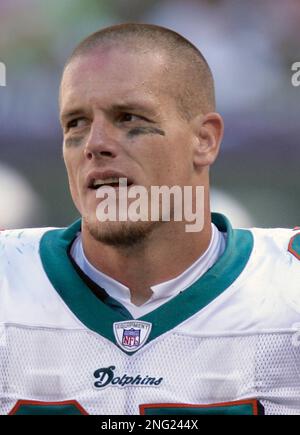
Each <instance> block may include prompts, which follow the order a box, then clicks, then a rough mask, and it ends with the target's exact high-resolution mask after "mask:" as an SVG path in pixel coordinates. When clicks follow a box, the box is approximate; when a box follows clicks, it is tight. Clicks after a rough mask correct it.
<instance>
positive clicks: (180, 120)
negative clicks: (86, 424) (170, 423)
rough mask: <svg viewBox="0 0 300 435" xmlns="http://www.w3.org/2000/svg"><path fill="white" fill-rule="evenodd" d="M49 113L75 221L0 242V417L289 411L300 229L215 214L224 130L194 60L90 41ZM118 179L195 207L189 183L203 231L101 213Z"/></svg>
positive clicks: (140, 31)
mask: <svg viewBox="0 0 300 435" xmlns="http://www.w3.org/2000/svg"><path fill="white" fill-rule="evenodd" d="M60 116H61V124H62V129H63V134H64V143H63V155H64V160H65V164H66V168H67V172H68V177H69V184H70V191H71V195H72V198H73V201H74V203H75V205H76V207H77V209H78V212H79V214H80V219H79V220H77V221H76V222H74V223H73V224H71V225H70V226H69V227H68V228H63V229H55V228H47V229H45V228H43V229H30V230H20V231H17V230H14V231H4V232H2V233H1V235H0V389H1V394H0V413H1V414H45V413H53V414H60V413H62V414H68V413H69V414H126V415H127V414H128V415H129V414H145V415H153V414H212V413H213V414H259V413H265V414H300V377H299V373H300V371H299V370H300V361H299V356H300V351H299V340H298V335H299V334H298V330H299V324H300V291H299V290H300V262H299V259H300V231H299V230H288V229H251V230H247V229H233V228H232V227H231V225H230V222H229V221H228V219H227V218H226V217H225V216H223V215H220V214H211V210H210V203H209V169H210V166H211V165H212V164H213V163H214V161H215V159H216V157H217V155H218V152H219V146H220V143H221V140H222V134H223V120H222V117H221V116H220V114H218V113H217V112H216V108H215V98H214V85H213V78H212V74H211V71H210V68H209V66H208V65H207V62H206V61H205V59H204V58H203V56H202V55H201V53H200V52H199V51H198V49H197V48H195V47H194V46H193V45H192V44H191V43H190V42H189V41H187V40H186V39H185V38H183V37H182V36H180V35H178V34H177V33H175V32H173V31H171V30H168V29H165V28H161V27H158V26H153V25H146V24H124V25H119V26H113V27H109V28H106V29H103V30H100V31H99V32H97V33H94V34H93V35H91V36H89V37H88V38H86V39H85V40H84V41H83V42H81V43H80V44H79V45H78V46H77V47H76V48H75V50H74V52H73V53H72V55H71V56H70V58H69V59H68V61H67V63H66V65H65V68H64V72H63V76H62V82H61V88H60ZM124 179H125V180H126V183H127V187H128V188H135V189H136V191H138V189H139V188H141V187H143V188H144V189H146V192H149V191H150V190H151V188H152V187H153V186H158V187H161V186H167V187H169V188H172V187H174V186H176V187H179V188H180V189H181V190H182V191H184V187H186V186H192V187H193V188H194V190H193V194H192V197H191V201H192V202H193V203H194V202H196V200H197V198H196V196H197V195H196V193H195V192H196V188H197V186H201V187H202V188H203V192H204V196H203V207H202V209H201V213H202V214H203V226H202V229H201V231H186V224H187V218H186V216H185V217H183V218H182V219H181V220H177V219H175V211H176V207H175V205H174V204H172V205H171V206H170V210H169V212H170V213H169V216H170V219H169V220H168V219H163V217H164V216H163V215H162V214H159V218H158V219H154V220H153V219H149V218H148V219H145V216H144V215H143V218H141V219H140V220H135V219H129V218H128V219H120V218H119V219H117V220H112V219H107V220H106V221H104V220H101V219H99V215H98V213H97V209H98V206H99V204H101V203H102V204H103V201H105V199H104V198H102V201H101V200H100V197H99V195H100V194H101V189H102V191H103V188H104V189H107V190H106V192H107V193H109V192H113V193H114V194H115V196H114V199H116V198H120V196H121V189H122V187H123V185H122V183H121V180H124ZM140 191H141V190H140ZM99 192H100V193H99ZM106 200H107V198H106ZM110 201H113V200H112V199H109V200H108V201H107V203H106V205H107V207H108V208H109V207H110V206H111V205H112V203H111V202H110ZM150 202H151V199H149V203H150ZM146 203H147V201H146ZM149 203H147V204H148V205H149ZM132 204H133V200H132V197H131V198H129V202H128V204H127V206H128V210H129V208H130V206H131V205H132ZM160 205H161V204H160ZM125 208H126V207H125ZM121 209H122V210H121ZM117 210H118V211H120V210H121V211H122V212H124V207H123V206H122V205H120V203H119V204H118V206H117ZM148 217H149V216H148Z"/></svg>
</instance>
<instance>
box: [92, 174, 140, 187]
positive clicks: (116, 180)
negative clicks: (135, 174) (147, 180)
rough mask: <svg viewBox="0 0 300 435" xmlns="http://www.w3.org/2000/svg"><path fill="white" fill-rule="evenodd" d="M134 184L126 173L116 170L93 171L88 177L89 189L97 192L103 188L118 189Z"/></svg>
mask: <svg viewBox="0 0 300 435" xmlns="http://www.w3.org/2000/svg"><path fill="white" fill-rule="evenodd" d="M126 182H127V186H130V185H132V184H133V180H132V179H131V178H129V177H128V176H127V175H125V174H124V173H121V172H119V171H114V170H105V171H93V172H91V173H90V174H89V175H88V177H87V184H86V185H87V188H88V189H91V190H97V189H98V188H99V187H101V186H111V187H114V188H118V187H120V186H125V185H126Z"/></svg>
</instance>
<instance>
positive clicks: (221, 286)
mask: <svg viewBox="0 0 300 435" xmlns="http://www.w3.org/2000/svg"><path fill="white" fill-rule="evenodd" d="M212 221H213V223H214V224H215V225H216V226H217V227H218V229H219V230H220V231H222V232H226V233H227V243H226V248H225V251H224V253H223V255H222V256H221V257H220V258H219V260H218V261H217V262H216V263H215V264H214V265H213V266H212V267H211V268H210V269H209V270H208V271H207V272H206V273H205V274H204V275H203V276H202V277H201V278H199V279H198V280H197V281H196V282H195V283H194V284H193V285H191V286H190V287H189V288H187V289H185V290H184V291H183V292H181V293H179V294H178V295H177V296H175V297H174V298H173V299H171V300H170V301H168V302H166V303H165V304H163V305H161V306H160V307H158V308H156V309H155V310H153V311H152V312H150V313H148V314H147V315H145V316H143V317H141V318H139V320H142V321H146V322H150V323H152V330H151V333H150V335H149V337H148V339H147V343H149V342H150V341H152V340H154V339H155V338H157V337H158V336H160V335H162V334H164V333H165V332H167V331H169V330H171V329H173V328H175V327H176V326H177V325H179V324H180V323H182V322H184V321H185V320H187V319H188V318H189V317H191V316H193V315H194V314H196V313H197V312H198V311H200V310H201V309H202V308H204V307H205V306H206V305H208V304H209V303H210V302H212V301H213V300H214V299H215V298H216V297H217V296H219V295H220V294H221V293H222V292H224V291H225V290H226V289H227V288H228V287H229V286H230V285H231V284H232V283H233V282H234V281H235V280H236V279H237V277H238V276H239V275H240V274H241V272H242V270H243V269H244V268H245V266H246V264H247V262H248V259H249V257H250V254H251V252H252V248H253V235H252V233H251V231H249V230H233V229H232V227H231V225H230V223H229V221H228V220H227V218H226V217H225V216H223V215H221V214H218V213H212ZM80 229H81V221H80V220H78V221H76V222H75V223H73V224H72V225H71V226H70V227H68V228H66V229H58V230H50V231H48V232H46V233H45V234H44V236H43V237H42V239H41V242H40V256H41V260H42V264H43V267H44V270H45V272H46V274H47V276H48V278H49V280H50V282H51V283H52V285H53V287H54V288H55V289H56V291H57V292H58V293H59V295H60V296H61V298H62V299H63V300H64V302H65V303H66V304H67V305H68V306H69V308H70V309H71V310H72V311H73V313H74V314H75V315H76V316H77V317H78V319H79V320H80V321H81V322H82V323H83V324H84V325H86V326H87V328H89V329H91V330H93V331H95V332H97V333H98V334H100V335H102V336H104V337H106V338H107V339H108V340H110V341H112V342H113V343H115V344H116V340H115V336H114V333H113V323H115V322H122V321H125V320H132V316H131V315H130V314H129V312H128V311H127V310H126V309H125V308H124V310H120V309H117V310H116V309H113V308H112V307H111V306H110V305H108V304H107V303H105V302H103V301H101V300H100V299H99V298H98V297H97V296H96V295H95V294H94V292H93V291H92V290H91V289H90V287H89V286H88V285H87V284H86V283H85V281H84V280H83V279H82V277H80V275H79V274H78V272H77V271H76V269H75V268H74V266H73V264H72V261H71V259H70V258H69V255H68V251H69V248H70V246H71V244H72V242H73V241H74V239H75V238H76V236H77V233H78V232H79V231H80ZM107 302H110V303H112V302H113V300H112V298H109V299H108V300H107ZM114 304H115V305H116V306H120V305H121V304H119V303H118V302H117V301H114ZM116 345H117V344H116ZM134 353H135V352H132V353H130V355H133V354H134Z"/></svg>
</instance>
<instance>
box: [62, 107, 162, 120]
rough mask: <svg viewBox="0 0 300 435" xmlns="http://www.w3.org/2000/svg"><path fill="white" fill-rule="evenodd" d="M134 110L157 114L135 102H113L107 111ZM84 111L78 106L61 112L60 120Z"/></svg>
mask: <svg viewBox="0 0 300 435" xmlns="http://www.w3.org/2000/svg"><path fill="white" fill-rule="evenodd" d="M136 110H138V111H140V112H143V113H145V114H148V115H149V116H157V113H156V112H155V110H154V109H152V108H150V107H146V106H145V105H144V104H141V103H135V102H128V103H119V104H113V105H112V106H111V107H110V108H109V109H108V110H107V111H108V112H111V113H114V112H134V111H136ZM84 112H85V110H84V109H79V108H78V109H74V110H70V111H65V112H62V114H61V116H60V119H61V122H62V123H63V122H65V121H66V120H67V119H70V118H72V117H74V116H80V115H81V116H82V114H83V113H84Z"/></svg>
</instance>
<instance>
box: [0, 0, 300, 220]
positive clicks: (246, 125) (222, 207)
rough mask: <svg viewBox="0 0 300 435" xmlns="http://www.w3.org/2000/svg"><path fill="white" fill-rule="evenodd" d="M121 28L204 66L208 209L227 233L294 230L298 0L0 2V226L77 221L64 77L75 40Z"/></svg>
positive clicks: (299, 156) (299, 208)
mask: <svg viewBox="0 0 300 435" xmlns="http://www.w3.org/2000/svg"><path fill="white" fill-rule="evenodd" d="M127 21H136V22H147V23H154V24H160V25H163V26H166V27H169V28H171V29H173V30H175V31H177V32H179V33H181V34H182V35H183V36H185V37H187V38H188V39H189V40H191V42H193V43H194V44H195V45H196V46H197V47H198V48H199V49H200V50H201V51H202V52H203V54H204V55H205V57H206V58H207V60H208V62H209V64H210V65H211V68H212V71H213V74H214V77H215V82H216V93H217V103H218V110H219V111H220V113H221V114H222V116H223V117H224V119H225V138H224V141H223V146H222V152H221V155H220V157H219V159H218V161H217V163H216V164H215V165H214V167H213V169H212V186H213V188H214V191H213V198H214V201H213V208H214V209H215V210H218V211H225V212H227V214H229V215H230V217H231V218H233V221H234V224H235V225H241V226H248V225H255V226H295V225H297V224H300V205H299V199H300V185H299V170H298V168H299V161H300V146H299V138H300V123H299V103H300V87H299V88H298V87H293V86H292V84H291V76H292V71H291V65H292V63H293V62H296V61H300V26H299V23H300V2H299V1H298V0H285V1H284V2H283V1H280V0H252V1H245V0H241V1H238V0H210V1H209V0H178V1H167V0H166V1H164V0H162V1H153V0H151V1H148V0H131V1H124V0H112V1H103V0H102V1H101V0H85V1H84V0H60V1H58V0H51V1H50V0H49V1H44V0H1V3H0V61H1V62H4V63H5V65H6V80H7V86H6V87H0V227H7V228H10V227H15V226H18V227H23V226H62V225H68V224H69V223H70V222H71V221H72V220H73V219H74V218H76V217H77V215H78V214H77V211H76V210H75V208H74V207H73V204H72V201H71V198H70V195H69V191H68V187H67V177H66V174H65V170H64V165H63V161H62V151H61V147H62V145H61V144H62V135H61V132H60V127H59V121H58V105H57V95H58V86H59V81H60V75H61V71H62V68H63V65H64V62H65V60H66V58H67V56H68V55H69V54H70V51H71V50H72V49H73V48H74V46H75V45H76V44H77V43H78V42H79V41H80V40H81V39H82V38H84V37H85V36H87V35H88V34H90V33H92V32H94V31H96V30H98V29H100V28H102V27H105V26H108V25H111V24H117V23H121V22H127ZM187 79H188V78H187Z"/></svg>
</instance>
